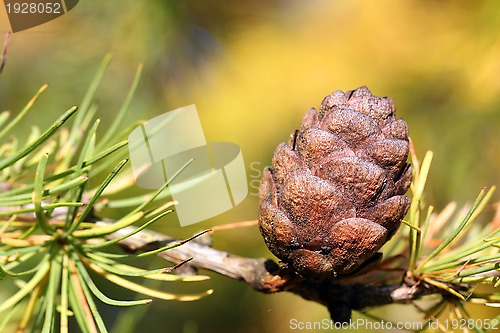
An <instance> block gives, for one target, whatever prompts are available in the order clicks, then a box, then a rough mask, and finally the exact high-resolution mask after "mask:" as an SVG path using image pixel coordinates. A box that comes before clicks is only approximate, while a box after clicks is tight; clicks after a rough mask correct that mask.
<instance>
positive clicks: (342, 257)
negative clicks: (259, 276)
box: [259, 87, 412, 279]
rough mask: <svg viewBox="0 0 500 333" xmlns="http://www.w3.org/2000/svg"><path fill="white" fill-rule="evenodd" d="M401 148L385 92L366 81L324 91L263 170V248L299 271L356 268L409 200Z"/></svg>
mask: <svg viewBox="0 0 500 333" xmlns="http://www.w3.org/2000/svg"><path fill="white" fill-rule="evenodd" d="M408 149H409V143H408V128H407V125H406V123H405V122H404V121H403V120H402V119H395V106H394V102H393V101H392V100H391V99H390V98H388V97H382V98H381V97H376V96H373V95H372V94H371V92H370V90H368V88H366V87H361V88H358V89H356V90H354V91H348V92H346V93H344V92H342V91H339V90H338V91H335V92H333V93H332V94H331V95H330V96H327V97H326V98H325V99H324V100H323V102H322V103H321V107H320V110H319V111H316V110H315V109H311V110H309V111H308V112H307V113H306V115H305V116H304V118H303V120H302V124H301V128H300V130H298V131H295V133H292V135H291V138H290V142H289V143H288V144H285V143H282V144H280V145H279V146H278V148H277V149H276V151H275V152H274V156H273V161H272V168H266V169H265V170H264V174H263V177H262V181H261V185H260V200H261V204H260V212H259V226H260V232H261V233H262V235H263V237H264V240H265V242H266V244H267V246H268V247H269V249H270V250H271V252H272V253H273V254H274V255H276V256H277V257H278V258H280V259H281V260H282V261H283V262H285V263H287V264H289V265H290V266H292V267H293V268H294V269H295V271H297V272H298V273H300V274H301V275H302V276H304V277H306V278H313V279H323V278H332V277H336V276H341V275H351V274H355V273H356V272H359V270H360V269H362V268H363V267H364V266H366V264H367V263H368V262H370V259H372V260H373V258H375V257H376V256H375V254H376V253H377V251H378V250H379V249H380V247H381V246H382V245H383V244H384V243H385V242H387V241H388V240H389V238H390V237H392V235H393V234H394V233H395V232H396V230H397V229H398V227H399V225H400V223H401V219H402V218H403V217H404V215H405V214H406V212H407V210H408V207H409V205H410V199H409V198H408V197H406V196H404V194H405V192H406V190H407V189H408V187H409V186H410V183H411V176H412V171H411V165H410V164H409V163H406V160H407V157H408Z"/></svg>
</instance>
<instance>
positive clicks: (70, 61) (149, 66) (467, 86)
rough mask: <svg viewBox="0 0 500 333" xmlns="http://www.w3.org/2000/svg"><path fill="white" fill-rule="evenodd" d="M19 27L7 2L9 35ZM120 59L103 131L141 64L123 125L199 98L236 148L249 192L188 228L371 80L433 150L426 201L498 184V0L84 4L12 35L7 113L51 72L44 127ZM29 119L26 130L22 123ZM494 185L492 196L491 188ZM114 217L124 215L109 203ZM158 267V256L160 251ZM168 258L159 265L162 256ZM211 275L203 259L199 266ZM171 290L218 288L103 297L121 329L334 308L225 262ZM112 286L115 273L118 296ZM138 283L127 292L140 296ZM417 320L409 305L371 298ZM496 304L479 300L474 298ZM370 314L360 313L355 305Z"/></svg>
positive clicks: (0, 25) (303, 316) (209, 326)
mask: <svg viewBox="0 0 500 333" xmlns="http://www.w3.org/2000/svg"><path fill="white" fill-rule="evenodd" d="M9 30H10V26H9V23H8V21H7V16H6V13H5V8H4V7H1V8H0V32H2V37H3V35H4V33H5V32H7V31H9ZM107 53H112V55H113V60H112V62H111V65H110V67H109V69H108V71H107V72H106V75H105V77H104V79H103V81H102V83H101V85H100V88H99V90H98V93H97V101H96V102H97V103H98V105H99V111H98V116H99V118H101V120H102V123H101V131H105V128H106V124H110V123H111V121H112V120H113V119H114V117H115V115H116V113H117V112H118V109H119V107H120V105H121V103H122V101H123V99H124V98H125V96H126V93H127V91H128V89H129V86H130V84H131V82H132V79H133V76H134V73H135V69H136V67H137V65H138V64H139V63H144V73H143V76H142V79H141V82H140V84H139V88H138V90H137V93H136V95H135V97H134V101H133V103H132V105H131V107H130V110H129V113H128V115H127V119H126V120H125V122H124V125H123V127H124V128H125V127H127V125H129V124H131V123H133V122H134V121H136V120H138V119H150V118H152V117H154V116H156V115H160V114H163V113H165V112H167V111H170V110H173V109H175V108H178V107H182V106H185V105H189V104H196V106H197V109H198V113H199V115H200V118H201V122H202V125H203V128H204V131H205V137H206V138H207V141H211V142H214V141H226V142H234V143H236V144H238V145H240V147H241V149H242V152H243V157H244V160H245V164H246V167H247V177H248V181H249V196H248V197H247V199H245V201H244V202H243V203H241V204H240V205H238V206H237V207H236V208H234V209H232V210H231V211H229V212H226V213H224V214H222V215H220V216H217V217H215V218H212V219H210V220H208V221H205V222H203V223H199V224H195V225H193V226H190V227H184V228H181V227H180V226H179V225H178V222H177V221H176V219H175V218H172V217H169V218H167V219H165V221H162V222H159V223H157V224H156V225H155V226H154V228H155V229H156V230H159V231H162V232H165V233H168V234H170V235H173V236H177V237H186V236H189V235H192V234H193V233H195V232H197V231H199V230H201V229H204V228H208V227H211V226H214V225H220V224H225V223H230V222H238V221H246V220H254V219H256V218H257V211H258V198H257V188H258V181H259V179H260V174H261V170H262V169H263V168H264V167H265V166H266V165H268V164H270V161H271V157H272V153H273V151H274V149H275V147H276V146H277V145H278V144H279V143H280V142H282V141H287V139H288V136H289V134H290V133H291V132H292V131H293V130H294V129H295V128H297V127H298V126H299V124H300V120H301V118H302V116H303V114H304V113H305V112H306V111H307V110H308V109H309V108H310V107H316V108H318V107H319V104H320V103H321V101H322V99H323V98H324V97H325V96H326V95H328V94H330V93H331V92H332V91H334V90H337V89H340V90H350V89H355V88H357V87H359V86H363V85H366V86H368V87H369V88H370V90H371V91H372V92H373V94H375V95H379V96H390V97H391V98H392V99H393V100H394V101H395V103H396V106H397V116H398V117H402V118H404V119H405V120H406V121H407V123H408V125H409V128H410V136H411V138H412V140H413V143H414V145H415V149H416V152H417V155H418V156H419V157H420V158H423V155H424V154H425V152H426V151H427V150H432V151H434V154H435V155H434V160H433V166H432V168H431V173H430V178H429V180H428V185H427V191H426V201H427V202H428V203H431V204H432V205H434V206H435V207H436V210H438V211H439V210H441V209H442V208H443V207H444V206H445V205H446V204H447V203H448V202H450V201H457V202H458V203H459V204H464V203H466V202H467V201H472V200H473V199H474V198H475V197H476V195H477V193H478V192H479V191H480V189H481V188H482V187H484V186H491V185H494V184H496V185H499V184H500V176H499V175H500V166H499V163H500V154H499V152H500V135H499V133H500V131H499V130H500V79H499V77H500V5H499V4H498V2H497V1H495V0H477V1H474V2H472V1H466V0H458V1H438V0H418V1H417V0H407V1H389V0H381V1H377V2H375V1H362V0H350V1H347V0H335V1H328V0H312V1H307V2H305V1H298V0H287V1H286V0H273V1H263V0H257V1H252V2H249V1H231V2H226V1H221V0H218V1H216V0H207V1H194V0H188V1H174V0H171V1H167V0H165V1H133V0H121V1H99V2H96V1H85V0H82V1H80V2H79V4H78V5H77V6H76V7H75V8H74V9H73V10H71V11H70V12H69V13H68V14H66V15H63V16H62V17H60V18H58V19H56V20H54V21H51V22H49V23H46V24H44V25H42V26H39V27H37V28H34V29H30V30H26V31H23V32H18V33H15V34H14V35H13V36H12V40H11V46H10V49H9V54H8V59H7V65H6V68H5V70H4V73H3V75H2V77H1V78H0V111H3V110H12V111H13V112H14V113H16V112H19V111H20V110H21V109H22V108H23V107H24V105H25V104H26V103H27V101H28V100H29V99H30V98H31V97H32V96H33V94H34V93H35V92H36V91H37V90H38V89H39V88H40V87H41V86H42V85H43V84H45V83H48V84H49V89H48V90H47V91H46V92H45V93H44V94H43V95H42V97H41V98H40V99H39V101H38V102H37V103H36V105H35V106H34V108H33V110H31V111H30V112H31V113H30V116H29V117H28V118H26V119H25V121H24V122H23V124H22V127H23V128H24V130H25V131H26V133H27V131H28V130H29V129H30V127H31V126H32V125H33V124H36V125H37V126H39V127H41V128H46V127H47V126H48V125H49V124H51V123H52V122H53V120H54V119H55V118H56V117H58V116H59V115H60V114H61V113H63V112H64V111H65V110H67V109H68V108H69V107H71V106H73V105H76V104H78V103H79V102H80V101H81V99H82V97H83V94H84V92H85V90H86V88H87V86H88V84H89V83H90V80H91V78H92V76H93V75H94V73H95V71H96V70H97V68H98V66H99V63H100V61H101V60H102V58H103V57H104V56H105V55H106V54H107ZM23 128H22V129H20V132H19V133H18V135H19V136H24V135H26V134H25V133H24V132H23ZM498 198H499V195H498V194H495V196H494V201H498ZM108 213H109V217H116V216H118V215H119V212H108ZM214 247H215V248H217V249H221V250H227V251H230V252H232V253H236V254H240V255H245V256H250V257H269V258H272V255H271V254H270V253H269V251H268V250H267V248H266V247H265V245H264V243H263V241H262V239H261V237H260V235H259V232H258V228H257V226H254V227H248V228H241V229H234V230H229V231H219V232H216V233H215V234H214ZM150 264H151V265H152V266H155V265H161V264H162V263H161V262H160V261H159V259H158V261H155V260H153V262H151V263H150ZM156 267H158V266H156ZM203 273H206V272H203ZM209 275H210V276H212V279H211V280H209V281H208V282H203V283H202V285H194V286H193V285H192V284H189V285H182V286H179V285H177V284H175V285H173V284H172V285H170V284H167V285H165V287H164V288H165V289H166V290H169V291H189V290H195V291H200V290H204V289H207V288H214V289H215V293H214V294H213V295H212V296H210V297H207V298H205V299H202V300H200V301H197V302H192V303H179V302H165V301H155V302H153V304H151V305H149V306H144V307H136V308H132V309H127V310H123V309H119V311H118V310H116V309H114V308H104V307H103V311H106V313H107V316H106V319H105V320H106V322H108V323H114V325H115V328H114V331H115V332H127V331H128V332H143V331H149V332H185V333H196V332H208V333H210V332H214V333H215V332H242V333H247V332H248V333H250V332H261V333H266V332H277V333H280V332H289V331H292V330H291V328H290V320H292V319H297V320H298V321H318V320H322V319H325V318H329V314H328V311H327V310H326V309H325V308H323V307H322V306H319V305H317V304H315V303H311V302H308V301H305V300H303V299H300V298H299V297H295V296H293V295H287V294H276V295H263V294H259V293H257V292H254V291H252V290H251V289H250V288H249V287H248V286H246V285H245V284H243V283H241V282H237V281H233V280H230V279H228V278H225V277H220V276H217V275H215V274H209ZM114 289H116V290H117V288H115V287H112V286H110V287H109V290H110V292H111V293H113V292H114ZM131 296H133V295H123V297H131ZM401 308H404V311H405V316H406V313H408V316H407V317H405V318H404V319H405V321H412V320H415V321H417V320H418V321H420V320H422V318H423V317H422V315H419V314H417V313H413V312H411V306H404V305H396V306H388V307H384V308H381V309H378V310H377V314H378V315H380V316H383V317H384V318H388V319H392V320H401V319H402V318H401V311H402V310H401ZM472 310H473V311H476V312H481V313H482V315H484V316H486V317H488V316H490V317H491V315H492V313H488V312H486V311H485V309H484V308H483V307H478V308H477V309H472ZM359 317H360V315H355V318H359Z"/></svg>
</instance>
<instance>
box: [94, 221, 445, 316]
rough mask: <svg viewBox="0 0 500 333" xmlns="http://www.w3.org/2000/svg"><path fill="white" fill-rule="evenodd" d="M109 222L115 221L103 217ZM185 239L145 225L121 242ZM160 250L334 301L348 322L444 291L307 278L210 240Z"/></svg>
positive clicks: (265, 285) (252, 281)
mask: <svg viewBox="0 0 500 333" xmlns="http://www.w3.org/2000/svg"><path fill="white" fill-rule="evenodd" d="M98 223H103V224H107V223H110V222H105V221H101V222H98ZM133 230H135V228H134V227H127V228H124V229H121V230H120V231H118V232H116V233H114V234H111V235H109V236H108V238H109V239H114V238H117V237H120V236H122V235H124V234H128V233H130V232H131V231H133ZM176 242H177V243H178V242H179V240H178V239H175V238H172V237H170V236H166V235H164V234H161V233H158V232H154V231H151V230H142V231H140V232H138V233H136V234H135V235H133V236H131V237H128V238H126V239H124V240H122V241H120V242H119V244H120V246H121V247H122V248H124V249H125V250H126V251H132V252H135V251H145V250H148V251H149V250H153V249H157V248H160V247H163V246H166V245H168V244H170V243H176ZM158 256H160V257H162V258H164V259H166V260H168V261H170V262H172V263H174V264H179V263H182V262H184V261H186V260H189V259H190V258H192V259H191V260H190V261H189V264H188V265H189V266H190V267H193V268H202V269H207V270H210V271H213V272H217V273H219V274H221V275H224V276H227V277H229V278H231V279H235V280H240V281H244V282H245V283H247V284H248V285H250V286H251V287H252V288H253V289H254V290H257V291H260V292H264V293H276V292H282V291H286V292H291V293H294V294H297V295H299V296H301V297H303V298H304V299H307V300H311V301H314V302H318V303H320V304H323V305H325V306H327V307H328V309H329V311H330V314H331V317H332V319H333V320H334V321H337V322H347V321H349V319H350V318H351V311H352V310H362V309H365V308H368V307H373V306H380V305H386V304H391V303H407V302H410V301H412V300H415V299H418V298H420V297H422V296H424V295H429V294H438V293H441V294H443V293H444V292H443V290H441V289H438V288H436V287H433V286H431V285H428V284H426V283H413V282H412V281H407V282H402V283H401V284H397V285H385V286H365V285H360V284H348V283H345V282H341V281H340V280H328V281H313V280H307V279H304V278H302V277H300V276H298V275H297V274H295V273H294V272H292V271H290V270H288V269H287V268H286V267H285V268H284V267H280V266H279V265H278V264H277V263H275V262H274V261H272V260H270V259H253V258H245V257H241V256H237V255H234V254H230V253H227V252H224V251H219V250H216V249H213V248H211V247H210V246H209V245H206V244H201V243H200V242H196V240H195V241H191V242H187V243H185V244H183V245H182V246H179V247H176V248H173V249H170V250H168V251H165V252H162V253H159V254H158Z"/></svg>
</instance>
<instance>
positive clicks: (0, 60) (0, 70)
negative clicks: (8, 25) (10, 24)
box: [0, 32, 10, 75]
mask: <svg viewBox="0 0 500 333" xmlns="http://www.w3.org/2000/svg"><path fill="white" fill-rule="evenodd" d="M9 45H10V32H7V33H6V34H5V41H4V43H3V51H2V56H1V57H0V75H2V73H3V69H4V68H5V64H6V61H7V51H8V50H9Z"/></svg>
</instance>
